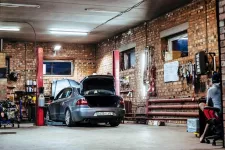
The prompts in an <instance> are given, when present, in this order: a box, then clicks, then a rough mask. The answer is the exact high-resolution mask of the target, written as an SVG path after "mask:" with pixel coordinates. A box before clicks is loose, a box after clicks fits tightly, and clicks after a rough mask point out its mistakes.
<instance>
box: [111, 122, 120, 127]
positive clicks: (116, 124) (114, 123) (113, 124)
mask: <svg viewBox="0 0 225 150" xmlns="http://www.w3.org/2000/svg"><path fill="white" fill-rule="evenodd" d="M109 124H110V125H111V127H117V126H118V125H119V124H120V122H109Z"/></svg>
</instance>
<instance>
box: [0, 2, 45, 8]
mask: <svg viewBox="0 0 225 150" xmlns="http://www.w3.org/2000/svg"><path fill="white" fill-rule="evenodd" d="M0 7H13V8H14V7H28V8H40V7H41V6H40V5H31V4H13V3H0Z"/></svg>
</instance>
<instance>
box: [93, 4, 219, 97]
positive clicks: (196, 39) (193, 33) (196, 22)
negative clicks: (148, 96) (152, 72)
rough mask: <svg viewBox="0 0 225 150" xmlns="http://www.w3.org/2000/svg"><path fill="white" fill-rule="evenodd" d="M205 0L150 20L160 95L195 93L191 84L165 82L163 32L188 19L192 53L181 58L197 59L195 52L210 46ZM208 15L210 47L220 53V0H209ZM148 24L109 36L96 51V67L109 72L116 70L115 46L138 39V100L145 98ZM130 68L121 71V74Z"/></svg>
mask: <svg viewBox="0 0 225 150" xmlns="http://www.w3.org/2000/svg"><path fill="white" fill-rule="evenodd" d="M205 15H206V14H205V3H204V1H203V0H196V1H194V2H193V3H191V4H188V5H186V6H184V7H182V8H179V9H176V10H174V11H173V12H170V13H167V14H165V15H163V16H161V17H159V18H157V19H155V20H152V21H150V22H147V37H148V38H147V45H149V46H153V47H155V52H154V56H153V57H154V60H155V65H156V69H157V70H156V72H157V80H156V88H157V94H158V97H172V96H176V97H177V96H192V94H193V89H192V87H188V86H187V84H186V83H185V81H184V83H182V82H181V81H179V82H172V83H164V80H163V74H164V73H163V72H164V71H163V66H164V61H163V60H162V52H161V50H162V45H161V38H160V32H161V31H163V30H166V29H169V28H172V27H174V26H177V25H180V24H182V23H185V22H188V24H189V28H188V31H187V32H188V38H189V40H188V42H189V45H188V49H189V56H188V57H185V58H179V59H177V60H178V61H179V62H180V63H181V64H183V63H187V62H188V61H194V54H195V53H196V52H198V51H202V50H205V49H206V40H205V37H206V19H205ZM207 17H208V22H207V23H208V31H207V33H208V41H207V42H208V51H209V52H215V53H216V54H217V55H218V40H217V38H218V36H217V21H216V1H215V0H209V1H208V3H207ZM145 31H146V27H145V24H142V25H139V26H138V27H135V28H132V29H130V30H129V31H127V32H124V33H122V34H119V35H117V36H115V37H112V38H110V39H108V40H105V41H103V42H100V43H98V45H97V51H96V69H97V73H99V74H106V73H107V72H111V70H112V60H111V58H112V50H114V49H119V48H120V47H121V46H123V45H127V44H129V43H136V51H135V53H136V67H135V69H134V70H133V71H131V72H132V74H130V75H131V76H134V77H131V87H130V88H131V89H135V92H134V94H133V95H134V100H135V101H143V99H144V97H143V96H142V95H143V94H142V92H143V91H142V87H141V86H142V85H141V84H140V83H141V82H143V81H142V79H141V76H142V74H141V67H140V63H141V61H140V60H141V54H142V53H143V51H144V48H145V46H146V32H145ZM126 72H127V71H125V72H124V71H122V72H120V73H121V75H123V74H126Z"/></svg>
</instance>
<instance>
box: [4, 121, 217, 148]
mask: <svg viewBox="0 0 225 150" xmlns="http://www.w3.org/2000/svg"><path fill="white" fill-rule="evenodd" d="M3 132H9V133H13V132H16V134H0V150H12V149H13V150H63V149H64V150H212V149H221V146H216V147H212V146H211V144H200V143H199V139H198V138H196V137H195V136H194V134H192V133H187V132H186V128H184V127H168V126H165V127H153V126H147V125H136V124H122V125H120V126H119V127H116V128H113V127H107V126H97V127H73V128H68V127H65V126H46V127H31V128H27V127H26V128H20V129H10V128H8V129H0V133H3Z"/></svg>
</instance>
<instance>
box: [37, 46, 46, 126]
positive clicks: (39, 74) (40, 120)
mask: <svg viewBox="0 0 225 150" xmlns="http://www.w3.org/2000/svg"><path fill="white" fill-rule="evenodd" d="M36 51H37V76H36V77H37V100H36V125H37V126H44V108H43V107H39V106H38V97H39V95H40V93H39V89H40V88H41V87H43V48H40V47H39V48H37V50H36Z"/></svg>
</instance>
